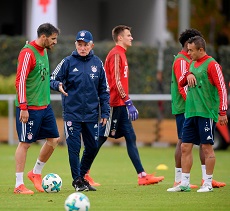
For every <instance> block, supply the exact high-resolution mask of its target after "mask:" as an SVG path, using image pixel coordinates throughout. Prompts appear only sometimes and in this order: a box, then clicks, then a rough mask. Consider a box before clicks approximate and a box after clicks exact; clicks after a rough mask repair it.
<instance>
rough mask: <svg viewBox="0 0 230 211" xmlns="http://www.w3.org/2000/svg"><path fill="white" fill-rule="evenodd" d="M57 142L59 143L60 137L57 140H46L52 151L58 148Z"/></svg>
mask: <svg viewBox="0 0 230 211" xmlns="http://www.w3.org/2000/svg"><path fill="white" fill-rule="evenodd" d="M59 142H60V137H58V138H48V139H47V141H46V143H47V145H49V146H51V147H53V149H55V148H56V147H57V146H58V144H59Z"/></svg>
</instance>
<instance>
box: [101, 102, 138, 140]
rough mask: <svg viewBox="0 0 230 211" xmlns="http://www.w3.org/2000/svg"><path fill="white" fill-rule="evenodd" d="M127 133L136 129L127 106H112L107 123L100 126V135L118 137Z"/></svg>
mask: <svg viewBox="0 0 230 211" xmlns="http://www.w3.org/2000/svg"><path fill="white" fill-rule="evenodd" d="M127 133H134V129H133V126H132V122H131V119H130V118H129V115H128V111H127V108H126V106H117V107H111V109H110V118H109V119H108V121H107V123H106V125H105V126H104V127H102V125H101V124H100V126H99V135H100V136H105V137H111V138H115V139H118V138H121V137H123V136H124V135H125V134H127Z"/></svg>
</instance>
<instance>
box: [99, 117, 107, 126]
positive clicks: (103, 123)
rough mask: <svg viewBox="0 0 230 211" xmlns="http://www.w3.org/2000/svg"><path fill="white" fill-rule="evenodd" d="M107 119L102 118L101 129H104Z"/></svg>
mask: <svg viewBox="0 0 230 211" xmlns="http://www.w3.org/2000/svg"><path fill="white" fill-rule="evenodd" d="M106 122H107V119H106V118H102V119H101V121H100V123H101V124H102V127H104V126H105V125H106Z"/></svg>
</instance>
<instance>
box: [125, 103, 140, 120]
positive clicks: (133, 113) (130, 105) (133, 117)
mask: <svg viewBox="0 0 230 211" xmlns="http://www.w3.org/2000/svg"><path fill="white" fill-rule="evenodd" d="M125 105H126V107H127V108H128V111H129V116H130V118H131V120H132V121H135V120H137V119H138V110H137V109H136V108H135V106H134V105H133V102H132V100H130V99H129V100H127V101H125Z"/></svg>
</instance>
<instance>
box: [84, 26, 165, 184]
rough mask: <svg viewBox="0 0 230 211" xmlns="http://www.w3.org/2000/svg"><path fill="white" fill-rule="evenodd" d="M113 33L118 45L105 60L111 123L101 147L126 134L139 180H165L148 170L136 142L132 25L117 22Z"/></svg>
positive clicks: (102, 129)
mask: <svg viewBox="0 0 230 211" xmlns="http://www.w3.org/2000/svg"><path fill="white" fill-rule="evenodd" d="M112 37H113V40H114V42H115V44H116V45H115V47H113V48H112V49H111V50H110V52H109V53H108V55H107V57H106V60H105V71H106V76H107V79H108V83H109V87H110V107H111V113H110V119H109V120H108V122H107V124H106V125H105V126H103V127H102V126H101V127H100V138H99V143H98V151H99V149H100V147H101V146H102V145H103V143H104V142H105V141H106V140H107V138H108V137H111V138H115V139H117V138H121V137H125V141H126V146H127V151H128V155H129V157H130V159H131V161H132V164H133V166H134V168H135V170H136V172H137V175H138V184H139V185H150V184H155V183H158V182H160V181H162V180H163V179H164V177H163V176H160V177H155V176H154V175H152V174H147V173H146V172H145V170H144V168H143V165H142V163H141V159H140V156H139V152H138V149H137V145H136V134H135V132H134V129H133V126H132V121H135V120H137V119H138V110H137V109H136V108H135V106H134V105H133V102H132V100H131V99H130V97H129V80H128V76H129V67H128V61H127V58H126V51H127V49H128V48H129V47H131V46H132V41H133V37H132V35H131V28H130V27H128V26H124V25H119V26H116V27H115V28H114V29H113V30H112ZM95 157H96V155H95ZM85 179H87V180H88V181H89V183H90V184H91V185H94V186H97V185H100V184H98V183H95V182H94V181H93V179H92V178H91V177H90V176H89V172H88V174H86V176H85Z"/></svg>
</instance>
